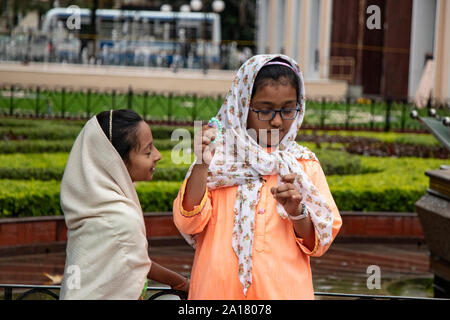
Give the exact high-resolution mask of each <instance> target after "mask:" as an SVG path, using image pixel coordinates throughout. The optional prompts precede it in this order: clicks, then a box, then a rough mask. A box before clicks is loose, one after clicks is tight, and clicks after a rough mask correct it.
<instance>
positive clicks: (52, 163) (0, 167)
mask: <svg viewBox="0 0 450 320" xmlns="http://www.w3.org/2000/svg"><path fill="white" fill-rule="evenodd" d="M161 153H162V155H163V160H161V162H160V164H159V165H158V166H157V167H156V171H155V173H154V175H153V180H155V181H181V180H183V179H184V177H185V175H186V172H187V170H188V168H189V165H190V163H187V164H180V165H175V164H174V163H173V162H172V160H171V155H170V153H171V152H170V151H167V150H166V151H162V152H161ZM316 155H317V157H318V158H319V160H320V163H321V165H322V168H323V170H324V172H325V174H326V175H349V174H364V173H368V172H376V171H378V170H377V169H376V168H372V167H367V168H366V167H363V166H361V159H360V158H359V157H357V156H351V155H348V154H347V153H345V152H341V151H322V150H319V151H318V152H316ZM67 159H68V153H42V154H10V155H0V179H11V180H33V179H34V180H43V181H45V180H61V179H62V176H63V173H64V166H65V164H66V162H67Z"/></svg>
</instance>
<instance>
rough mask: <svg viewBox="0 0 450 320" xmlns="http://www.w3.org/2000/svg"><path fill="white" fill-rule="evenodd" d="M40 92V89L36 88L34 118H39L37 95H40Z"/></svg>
mask: <svg viewBox="0 0 450 320" xmlns="http://www.w3.org/2000/svg"><path fill="white" fill-rule="evenodd" d="M40 91H41V89H40V87H39V86H38V87H37V88H36V110H35V113H36V118H37V117H39V93H40Z"/></svg>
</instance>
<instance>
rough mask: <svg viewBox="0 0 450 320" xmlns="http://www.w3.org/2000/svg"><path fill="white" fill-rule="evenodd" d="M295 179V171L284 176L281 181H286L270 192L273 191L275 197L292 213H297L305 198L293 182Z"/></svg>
mask: <svg viewBox="0 0 450 320" xmlns="http://www.w3.org/2000/svg"><path fill="white" fill-rule="evenodd" d="M294 180H295V174H293V173H291V174H288V175H285V176H282V177H281V181H283V182H284V183H283V184H281V185H280V186H279V187H273V188H271V189H270V192H272V194H273V196H274V198H275V199H276V200H277V201H278V202H279V203H280V204H281V205H282V206H283V207H284V210H286V212H287V213H289V214H290V215H296V213H297V212H298V210H299V208H300V203H301V202H302V200H303V197H302V195H301V194H300V192H299V191H298V190H297V188H296V187H295V185H294V184H293V183H294Z"/></svg>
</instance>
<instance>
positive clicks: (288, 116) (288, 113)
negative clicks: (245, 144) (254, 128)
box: [250, 107, 300, 121]
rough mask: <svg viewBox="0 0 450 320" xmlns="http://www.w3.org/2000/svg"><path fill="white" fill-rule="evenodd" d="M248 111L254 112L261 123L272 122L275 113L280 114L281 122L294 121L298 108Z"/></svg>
mask: <svg viewBox="0 0 450 320" xmlns="http://www.w3.org/2000/svg"><path fill="white" fill-rule="evenodd" d="M250 110H252V111H253V112H256V114H257V115H258V120H261V121H272V120H273V119H274V118H275V116H276V114H277V112H279V113H280V116H281V119H283V120H294V119H295V118H296V117H297V115H298V112H299V111H300V108H299V107H297V108H286V109H280V110H255V109H253V108H251V107H250Z"/></svg>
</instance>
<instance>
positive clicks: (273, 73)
mask: <svg viewBox="0 0 450 320" xmlns="http://www.w3.org/2000/svg"><path fill="white" fill-rule="evenodd" d="M275 61H278V62H284V63H287V64H288V65H291V64H290V63H289V62H288V61H286V60H284V59H282V58H275V59H272V60H270V62H275ZM281 78H285V79H287V81H288V82H289V84H290V85H291V86H293V87H294V88H295V91H296V92H297V99H298V95H299V92H298V90H299V81H300V80H299V78H298V75H297V74H296V73H295V72H294V70H292V69H291V68H289V67H287V66H283V65H280V64H271V65H268V66H264V67H262V68H261V69H260V70H259V72H258V74H257V75H256V78H255V82H254V83H253V89H252V98H253V96H254V95H255V93H256V91H258V90H259V89H260V88H262V87H265V86H266V85H268V84H269V83H270V80H274V81H280V79H281Z"/></svg>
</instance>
